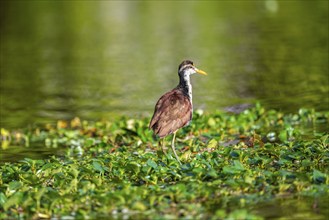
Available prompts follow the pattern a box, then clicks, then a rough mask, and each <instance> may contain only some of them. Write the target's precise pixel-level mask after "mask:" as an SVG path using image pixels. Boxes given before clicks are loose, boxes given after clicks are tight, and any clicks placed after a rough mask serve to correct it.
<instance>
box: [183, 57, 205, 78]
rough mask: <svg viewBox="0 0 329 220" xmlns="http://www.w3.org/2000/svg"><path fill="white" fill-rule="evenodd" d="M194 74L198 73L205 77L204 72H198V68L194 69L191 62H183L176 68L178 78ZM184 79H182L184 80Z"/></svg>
mask: <svg viewBox="0 0 329 220" xmlns="http://www.w3.org/2000/svg"><path fill="white" fill-rule="evenodd" d="M194 73H199V74H203V75H207V73H206V72H204V71H202V70H199V69H198V68H196V67H195V66H194V64H193V62H192V61H190V60H184V61H183V62H182V63H181V64H180V65H179V67H178V75H179V76H180V77H182V76H183V77H184V76H185V77H186V76H190V75H192V74H194ZM185 77H184V78H185Z"/></svg>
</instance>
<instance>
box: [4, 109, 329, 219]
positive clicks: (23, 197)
mask: <svg viewBox="0 0 329 220" xmlns="http://www.w3.org/2000/svg"><path fill="white" fill-rule="evenodd" d="M148 123H149V118H144V119H128V118H125V117H123V118H121V119H120V120H116V121H99V122H88V121H81V120H80V119H79V118H75V119H73V120H72V121H71V122H64V121H59V122H58V123H57V124H56V125H46V126H44V127H38V128H29V129H26V130H24V129H22V130H21V131H8V130H6V129H4V128H2V129H1V147H2V152H4V151H7V150H9V149H10V148H12V147H13V146H15V147H25V148H27V149H30V148H33V146H35V145H38V146H40V144H42V146H43V147H44V148H54V149H61V151H60V152H62V153H59V154H57V155H52V156H50V157H48V158H46V159H29V158H25V159H23V160H20V161H17V162H15V161H13V162H2V163H1V167H0V175H1V179H0V218H1V219H7V218H15V219H16V218H28V219H30V218H35V219H37V218H63V219H65V218H66V219H72V218H78V219H81V218H83V219H95V218H102V217H106V218H119V219H121V218H124V219H127V218H131V219H175V218H182V219H265V218H269V217H285V218H294V219H296V218H308V219H311V218H312V219H324V218H326V217H327V216H328V215H329V211H328V205H327V204H329V201H328V197H329V187H328V184H329V146H328V145H329V134H328V130H329V129H328V124H329V112H321V113H320V112H315V111H313V110H308V109H301V110H300V111H299V112H298V113H296V114H283V113H280V112H278V111H275V110H266V109H264V108H263V107H262V106H260V105H256V106H255V107H253V108H251V109H246V110H243V111H242V112H241V113H239V114H232V113H221V112H218V113H213V114H204V113H203V112H202V111H196V112H195V114H194V118H193V122H192V124H191V125H190V126H188V127H186V128H184V129H182V130H180V131H179V132H178V133H177V143H176V147H177V152H178V155H179V156H180V159H181V161H182V163H183V165H180V164H179V163H178V162H177V160H175V158H174V157H173V156H172V154H171V151H170V150H168V153H167V154H164V153H163V152H162V151H161V147H158V141H157V140H155V139H154V138H153V136H152V133H151V132H150V131H149V130H148V129H147V126H148ZM168 146H169V140H168ZM269 210H270V211H269ZM284 210H285V211H284Z"/></svg>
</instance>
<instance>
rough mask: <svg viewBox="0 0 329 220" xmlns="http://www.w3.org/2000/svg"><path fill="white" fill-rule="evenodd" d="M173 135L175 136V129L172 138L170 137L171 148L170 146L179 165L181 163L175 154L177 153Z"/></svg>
mask: <svg viewBox="0 0 329 220" xmlns="http://www.w3.org/2000/svg"><path fill="white" fill-rule="evenodd" d="M175 137H176V131H175V132H174V136H173V138H172V142H171V148H172V150H173V151H174V154H175V156H176V159H177V161H178V163H179V164H180V165H182V163H181V162H180V160H179V158H178V156H177V154H176V150H175Z"/></svg>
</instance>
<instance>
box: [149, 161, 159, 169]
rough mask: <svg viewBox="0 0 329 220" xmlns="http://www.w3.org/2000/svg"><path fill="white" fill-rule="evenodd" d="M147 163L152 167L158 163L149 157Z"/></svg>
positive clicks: (155, 166)
mask: <svg viewBox="0 0 329 220" xmlns="http://www.w3.org/2000/svg"><path fill="white" fill-rule="evenodd" d="M147 165H149V166H150V167H152V168H153V169H156V168H157V167H158V165H157V164H156V163H155V162H154V161H153V160H151V159H148V160H147Z"/></svg>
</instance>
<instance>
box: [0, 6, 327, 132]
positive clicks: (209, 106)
mask: <svg viewBox="0 0 329 220" xmlns="http://www.w3.org/2000/svg"><path fill="white" fill-rule="evenodd" d="M0 8H1V23H0V31H1V83H0V88H1V97H0V98H1V107H0V110H1V127H5V128H19V127H26V126H27V125H31V124H35V123H47V122H54V121H57V120H59V119H71V118H73V117H75V116H78V117H81V118H83V119H91V120H98V119H111V118H112V117H117V116H120V115H129V116H151V114H152V113H153V108H154V105H155V103H156V101H157V99H158V98H159V97H160V96H161V95H162V94H163V93H164V92H166V91H168V90H170V89H172V88H173V87H175V86H176V85H177V83H178V77H177V67H178V65H179V63H180V62H181V61H182V60H184V59H191V60H193V61H194V63H195V64H196V66H197V67H198V68H200V69H202V70H204V71H206V72H208V76H207V77H203V76H200V75H194V76H192V83H193V99H194V100H193V103H194V108H195V109H197V108H201V109H204V110H205V111H215V110H217V109H223V108H224V107H226V106H231V105H235V104H240V103H254V102H255V101H260V102H261V103H262V104H263V105H265V106H266V107H269V108H275V109H279V110H282V111H285V112H292V111H296V110H297V109H298V108H301V107H309V108H315V109H316V110H328V109H329V107H328V105H329V100H328V99H329V98H328V92H329V89H328V84H329V82H328V80H329V79H328V1H275V0H266V1H202V2H201V1H198V2H197V1H179V2H174V1H163V2H155V1H154V2H153V1H145V2H137V1H120V2H119V1H1V3H0Z"/></svg>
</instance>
